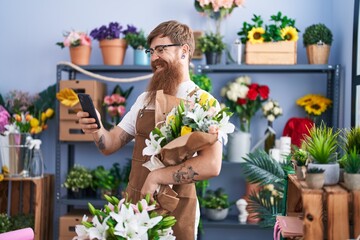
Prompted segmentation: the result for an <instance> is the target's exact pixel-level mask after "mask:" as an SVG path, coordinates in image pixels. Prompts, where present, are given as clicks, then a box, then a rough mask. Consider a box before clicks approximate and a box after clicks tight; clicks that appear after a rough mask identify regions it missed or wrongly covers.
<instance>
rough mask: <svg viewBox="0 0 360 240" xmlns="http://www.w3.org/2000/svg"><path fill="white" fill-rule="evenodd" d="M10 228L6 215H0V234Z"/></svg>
mask: <svg viewBox="0 0 360 240" xmlns="http://www.w3.org/2000/svg"><path fill="white" fill-rule="evenodd" d="M10 227H11V222H10V218H9V216H8V215H7V214H6V213H0V233H4V232H8V231H9V230H10Z"/></svg>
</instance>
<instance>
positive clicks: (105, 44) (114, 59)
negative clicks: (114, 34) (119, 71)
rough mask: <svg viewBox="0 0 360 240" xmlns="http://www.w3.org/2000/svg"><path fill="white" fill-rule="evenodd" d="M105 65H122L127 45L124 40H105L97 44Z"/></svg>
mask: <svg viewBox="0 0 360 240" xmlns="http://www.w3.org/2000/svg"><path fill="white" fill-rule="evenodd" d="M99 46H100V48H101V54H102V57H103V62H104V64H105V65H122V64H123V63H124V58H125V53H126V48H127V43H126V40H125V39H105V40H101V41H100V42H99Z"/></svg>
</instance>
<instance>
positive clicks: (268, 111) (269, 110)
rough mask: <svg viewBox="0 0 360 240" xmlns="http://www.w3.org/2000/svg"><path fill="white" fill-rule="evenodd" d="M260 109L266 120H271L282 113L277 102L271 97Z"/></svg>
mask: <svg viewBox="0 0 360 240" xmlns="http://www.w3.org/2000/svg"><path fill="white" fill-rule="evenodd" d="M262 111H263V115H264V117H266V119H267V120H268V122H273V121H274V120H275V119H276V118H278V117H279V116H281V115H282V108H281V107H280V105H279V103H278V102H277V101H274V100H272V99H270V100H269V101H267V102H266V103H264V104H263V106H262Z"/></svg>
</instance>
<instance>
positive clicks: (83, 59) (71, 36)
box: [56, 31, 91, 65]
mask: <svg viewBox="0 0 360 240" xmlns="http://www.w3.org/2000/svg"><path fill="white" fill-rule="evenodd" d="M63 35H64V41H62V42H57V43H56V45H58V46H60V47H61V48H64V47H69V49H70V59H71V62H72V63H74V64H77V65H88V64H89V62H90V55H91V39H90V37H89V36H88V35H87V33H85V32H80V31H69V32H65V33H64V34H63Z"/></svg>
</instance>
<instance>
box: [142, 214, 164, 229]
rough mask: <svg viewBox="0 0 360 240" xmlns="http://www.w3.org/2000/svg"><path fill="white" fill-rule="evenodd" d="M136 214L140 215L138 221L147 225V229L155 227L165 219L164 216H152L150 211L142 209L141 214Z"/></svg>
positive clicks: (144, 225)
mask: <svg viewBox="0 0 360 240" xmlns="http://www.w3.org/2000/svg"><path fill="white" fill-rule="evenodd" d="M136 216H137V217H138V222H139V224H140V226H143V227H146V228H147V229H151V228H153V227H154V226H155V225H156V224H158V223H159V222H160V221H161V220H162V219H163V217H162V216H157V217H154V218H150V216H149V213H148V211H142V212H141V213H140V214H137V215H136Z"/></svg>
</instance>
